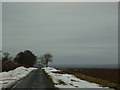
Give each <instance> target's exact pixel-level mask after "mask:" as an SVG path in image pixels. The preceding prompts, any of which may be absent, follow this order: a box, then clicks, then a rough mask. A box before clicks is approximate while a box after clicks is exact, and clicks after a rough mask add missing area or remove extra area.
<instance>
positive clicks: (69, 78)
mask: <svg viewBox="0 0 120 90" xmlns="http://www.w3.org/2000/svg"><path fill="white" fill-rule="evenodd" d="M42 69H44V70H45V72H46V73H47V74H48V75H50V77H51V78H52V80H53V82H54V83H55V87H57V88H108V87H102V86H100V85H99V84H96V83H91V82H87V81H85V80H81V79H79V78H77V77H75V76H74V75H72V74H59V73H55V72H58V71H60V70H57V69H55V68H52V67H45V68H42Z"/></svg>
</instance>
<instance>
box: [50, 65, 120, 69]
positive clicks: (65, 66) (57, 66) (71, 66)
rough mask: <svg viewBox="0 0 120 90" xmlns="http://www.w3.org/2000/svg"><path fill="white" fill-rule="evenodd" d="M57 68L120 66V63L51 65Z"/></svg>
mask: <svg viewBox="0 0 120 90" xmlns="http://www.w3.org/2000/svg"><path fill="white" fill-rule="evenodd" d="M50 66H53V67H56V68H118V64H111V65H110V64H109V65H107V64H106V65H50Z"/></svg>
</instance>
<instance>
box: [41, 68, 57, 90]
mask: <svg viewBox="0 0 120 90" xmlns="http://www.w3.org/2000/svg"><path fill="white" fill-rule="evenodd" d="M43 71H44V70H43ZM44 73H45V75H46V76H47V78H48V79H49V81H50V82H51V84H52V85H54V89H53V90H59V88H57V87H55V84H56V83H54V82H53V80H52V78H51V76H50V75H48V74H47V73H46V72H45V71H44Z"/></svg>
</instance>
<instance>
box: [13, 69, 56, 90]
mask: <svg viewBox="0 0 120 90" xmlns="http://www.w3.org/2000/svg"><path fill="white" fill-rule="evenodd" d="M48 88H55V87H54V85H53V84H51V83H50V81H49V79H48V78H47V76H46V75H45V73H44V71H43V70H41V69H38V70H35V71H33V72H31V73H30V74H29V75H28V76H27V77H26V78H24V79H23V80H22V81H20V82H19V83H18V84H17V85H15V86H14V87H13V88H12V90H15V89H40V90H48ZM49 90H50V89H49Z"/></svg>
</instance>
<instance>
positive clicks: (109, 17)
mask: <svg viewBox="0 0 120 90" xmlns="http://www.w3.org/2000/svg"><path fill="white" fill-rule="evenodd" d="M117 5H118V4H117V3H92V2H91V3H81V2H79V3H65V2H64V3H41V2H39V3H3V6H2V15H3V16H2V19H3V22H2V24H3V51H4V52H9V53H10V54H11V55H16V54H17V53H18V52H20V51H24V50H31V51H32V52H33V53H34V54H35V55H37V56H40V55H42V54H44V53H48V52H49V53H51V54H52V55H53V60H54V61H53V64H117V63H118V6H117Z"/></svg>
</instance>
